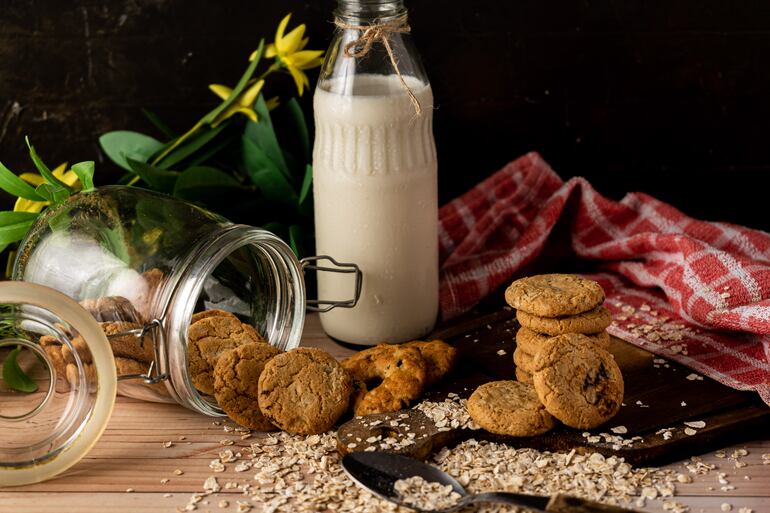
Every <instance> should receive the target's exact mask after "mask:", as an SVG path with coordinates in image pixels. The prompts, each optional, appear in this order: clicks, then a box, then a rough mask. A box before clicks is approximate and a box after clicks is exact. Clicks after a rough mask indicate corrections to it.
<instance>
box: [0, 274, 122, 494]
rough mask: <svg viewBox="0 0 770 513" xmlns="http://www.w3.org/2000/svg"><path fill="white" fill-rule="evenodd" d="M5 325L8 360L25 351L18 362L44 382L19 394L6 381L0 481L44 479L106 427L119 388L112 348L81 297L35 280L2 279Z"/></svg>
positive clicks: (1, 347)
mask: <svg viewBox="0 0 770 513" xmlns="http://www.w3.org/2000/svg"><path fill="white" fill-rule="evenodd" d="M0 330H2V336H0V354H2V355H3V356H2V358H7V355H8V354H9V352H10V351H12V350H13V349H17V348H20V349H19V350H18V351H16V353H17V356H19V355H20V354H22V353H23V351H24V349H27V350H28V351H27V352H26V353H24V354H25V355H26V359H25V360H23V361H21V362H20V364H19V365H20V367H24V369H23V370H25V371H26V372H27V373H28V374H29V375H30V377H31V378H33V379H34V380H35V382H36V384H37V385H38V386H37V390H36V391H33V392H19V391H16V390H13V389H12V388H11V387H10V386H9V384H8V383H4V382H3V381H2V380H0V486H19V485H25V484H30V483H37V482H40V481H45V480H46V479H50V478H52V477H54V476H56V475H58V474H60V473H62V472H64V471H65V470H67V469H68V468H70V467H71V466H73V465H74V464H76V463H77V462H78V461H80V460H81V459H82V458H83V457H84V456H85V455H86V454H88V452H89V451H90V450H91V449H92V448H93V446H94V445H95V444H96V442H97V441H98V440H99V438H100V437H101V435H102V434H103V433H104V430H105V428H106V427H107V422H108V421H109V419H110V416H111V414H112V409H113V407H114V406H115V394H116V391H117V375H116V370H115V361H114V358H113V354H112V348H111V347H110V344H109V342H108V341H107V337H106V336H105V335H104V332H103V331H102V329H101V328H100V326H99V324H98V323H97V322H96V321H95V320H94V318H93V317H91V315H90V314H89V313H88V312H87V311H86V310H85V309H84V308H82V307H81V306H80V305H79V304H78V303H76V302H75V301H74V300H72V299H71V298H69V297H67V296H65V295H64V294H62V293H61V292H58V291H56V290H53V289H51V288H48V287H44V286H42V285H35V284H32V283H24V282H1V283H0ZM57 355H58V356H57ZM59 357H62V360H58V358H59ZM38 362H39V363H38ZM63 365H66V366H63ZM57 367H58V369H57ZM63 369H66V372H65V375H64V376H62V375H61V374H62V371H63Z"/></svg>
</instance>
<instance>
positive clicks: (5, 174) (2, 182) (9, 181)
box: [0, 162, 44, 201]
mask: <svg viewBox="0 0 770 513" xmlns="http://www.w3.org/2000/svg"><path fill="white" fill-rule="evenodd" d="M0 189H2V190H4V191H5V192H7V193H8V194H13V195H14V196H18V197H20V198H24V199H28V200H32V201H44V198H42V197H41V196H40V195H39V194H38V193H36V192H35V188H34V187H32V186H31V185H30V184H28V183H27V182H25V181H24V180H22V179H21V178H19V177H18V176H16V175H15V174H14V173H13V171H11V170H10V169H8V168H7V167H5V166H4V165H3V163H2V162H0Z"/></svg>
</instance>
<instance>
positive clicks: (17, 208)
mask: <svg viewBox="0 0 770 513" xmlns="http://www.w3.org/2000/svg"><path fill="white" fill-rule="evenodd" d="M66 169H67V163H66V162H65V163H64V164H61V165H60V166H59V167H57V168H56V169H54V170H53V171H52V173H53V175H54V176H55V177H56V178H58V179H59V180H61V181H62V182H64V183H66V184H67V185H69V186H70V187H76V186H75V184H77V183H78V175H76V174H75V172H74V171H72V170H70V171H66ZM65 171H66V172H65ZM19 178H21V179H22V180H24V181H25V182H27V183H28V184H30V185H33V186H35V187H37V186H38V185H40V184H42V183H45V178H43V177H42V176H40V175H38V174H35V173H22V174H20V175H19ZM76 188H77V187H76ZM47 205H48V202H47V201H32V200H28V199H24V198H17V199H16V204H15V205H14V206H13V211H14V212H32V213H33V214H36V213H38V212H40V211H41V210H43V207H45V206H47Z"/></svg>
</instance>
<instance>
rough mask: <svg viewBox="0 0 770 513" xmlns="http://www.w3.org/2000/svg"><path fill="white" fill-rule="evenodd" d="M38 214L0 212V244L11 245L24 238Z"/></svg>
mask: <svg viewBox="0 0 770 513" xmlns="http://www.w3.org/2000/svg"><path fill="white" fill-rule="evenodd" d="M38 215H39V214H36V213H33V212H0V244H5V245H7V244H11V243H13V242H18V241H20V240H21V239H23V238H24V236H25V235H26V234H27V232H28V231H29V229H30V227H31V226H32V225H33V224H34V222H35V219H37V216H38Z"/></svg>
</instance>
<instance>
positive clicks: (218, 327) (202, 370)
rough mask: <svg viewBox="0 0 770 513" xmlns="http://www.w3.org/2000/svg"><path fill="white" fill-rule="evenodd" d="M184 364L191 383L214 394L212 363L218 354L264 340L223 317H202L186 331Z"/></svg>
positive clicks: (203, 390) (250, 330)
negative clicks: (187, 368) (185, 362)
mask: <svg viewBox="0 0 770 513" xmlns="http://www.w3.org/2000/svg"><path fill="white" fill-rule="evenodd" d="M187 339H188V340H187V364H188V366H189V370H190V376H191V378H192V382H193V385H195V388H197V389H198V390H199V391H200V392H203V393H204V394H209V395H214V375H213V372H214V366H215V365H216V363H217V359H219V356H220V355H221V354H222V353H224V352H225V351H227V350H228V349H232V348H234V347H237V346H240V345H243V344H252V343H265V339H263V338H262V337H261V336H259V334H258V333H257V332H256V330H255V329H254V328H252V327H251V326H249V325H248V324H244V323H242V322H241V321H239V320H238V319H235V318H230V317H227V316H214V317H206V318H204V319H201V320H199V321H198V322H196V323H194V324H192V325H191V326H190V329H189V330H188V331H187Z"/></svg>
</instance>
